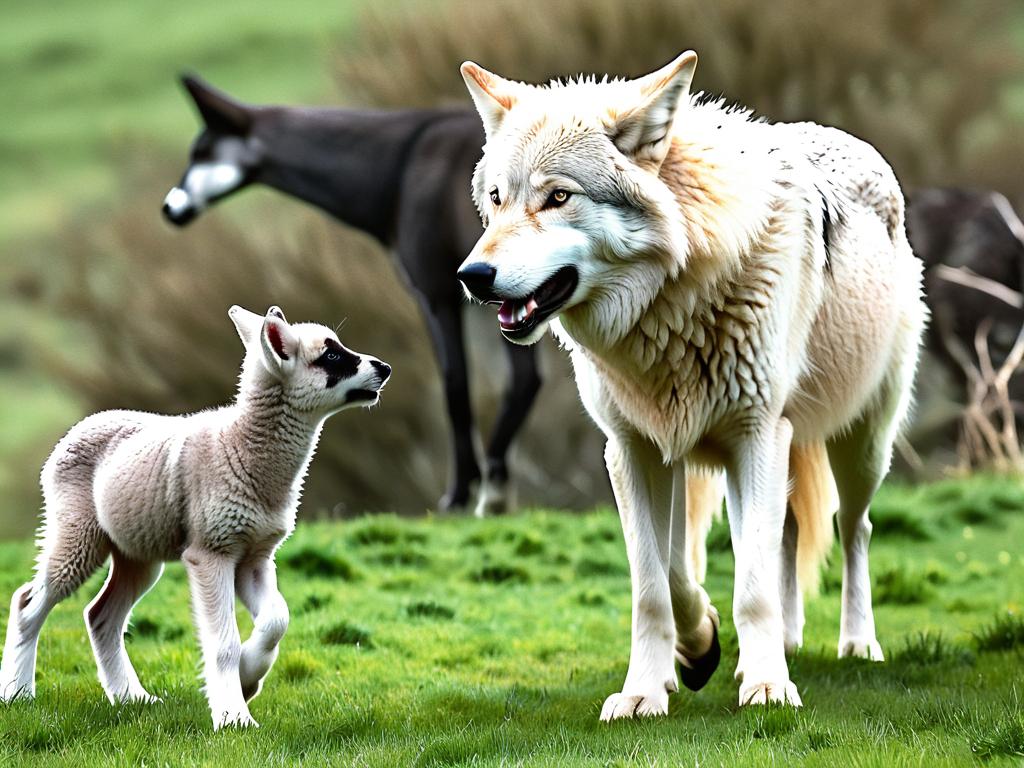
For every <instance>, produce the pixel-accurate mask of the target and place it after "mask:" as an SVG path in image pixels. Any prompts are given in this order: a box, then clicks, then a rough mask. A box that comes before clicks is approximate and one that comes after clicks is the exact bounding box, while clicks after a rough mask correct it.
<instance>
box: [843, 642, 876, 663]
mask: <svg viewBox="0 0 1024 768" xmlns="http://www.w3.org/2000/svg"><path fill="white" fill-rule="evenodd" d="M839 658H840V659H868V660H869V661H885V654H883V653H882V646H880V645H879V644H878V641H877V640H875V639H874V638H870V639H868V640H856V639H846V638H841V639H840V640H839Z"/></svg>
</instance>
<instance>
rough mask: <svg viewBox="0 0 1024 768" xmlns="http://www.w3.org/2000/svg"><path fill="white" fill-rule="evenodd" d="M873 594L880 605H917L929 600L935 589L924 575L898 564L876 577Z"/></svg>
mask: <svg viewBox="0 0 1024 768" xmlns="http://www.w3.org/2000/svg"><path fill="white" fill-rule="evenodd" d="M872 594H873V596H874V599H875V602H876V603H878V604H880V605H916V604H918V603H924V602H927V601H928V600H929V599H930V598H931V597H932V595H933V591H932V589H931V587H929V586H928V582H927V581H926V580H925V577H924V576H923V575H921V574H918V573H914V572H911V571H908V570H907V569H906V567H903V566H896V567H893V568H889V569H888V570H884V571H882V572H881V573H879V574H878V575H877V576H876V577H875V588H874V590H873V593H872Z"/></svg>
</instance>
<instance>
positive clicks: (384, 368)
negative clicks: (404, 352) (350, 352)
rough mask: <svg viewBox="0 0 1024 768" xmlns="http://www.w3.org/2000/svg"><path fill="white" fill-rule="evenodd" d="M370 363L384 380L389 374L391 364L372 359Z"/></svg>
mask: <svg viewBox="0 0 1024 768" xmlns="http://www.w3.org/2000/svg"><path fill="white" fill-rule="evenodd" d="M371 365H372V366H373V367H374V370H376V371H377V373H378V375H379V376H380V377H381V378H382V379H385V380H386V379H387V378H388V377H389V376H390V375H391V366H390V365H388V364H387V363H385V362H384V361H383V360H374V361H373V362H372V363H371Z"/></svg>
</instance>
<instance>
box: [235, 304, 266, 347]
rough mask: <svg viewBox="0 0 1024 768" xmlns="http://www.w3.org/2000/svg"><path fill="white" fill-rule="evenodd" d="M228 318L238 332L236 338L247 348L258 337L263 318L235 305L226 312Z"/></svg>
mask: <svg viewBox="0 0 1024 768" xmlns="http://www.w3.org/2000/svg"><path fill="white" fill-rule="evenodd" d="M228 317H230V318H231V322H233V323H234V324H235V330H236V331H238V338H240V339H241V340H242V343H243V344H244V345H245V346H246V347H248V346H249V345H250V344H252V342H253V341H255V340H256V338H257V337H258V336H259V332H260V328H261V327H263V318H262V317H260V316H259V315H257V314H256V313H255V312H250V311H249V310H248V309H245V308H244V307H240V306H238V305H237V304H235V305H234V306H233V307H231V309H229V310H228Z"/></svg>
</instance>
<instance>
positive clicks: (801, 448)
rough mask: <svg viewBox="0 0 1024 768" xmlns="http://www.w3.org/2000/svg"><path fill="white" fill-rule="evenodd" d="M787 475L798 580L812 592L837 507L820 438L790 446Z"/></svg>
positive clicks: (837, 503) (828, 543)
mask: <svg viewBox="0 0 1024 768" xmlns="http://www.w3.org/2000/svg"><path fill="white" fill-rule="evenodd" d="M789 476H790V480H791V483H792V486H791V487H790V491H789V507H790V509H792V510H793V516H794V517H795V518H796V525H797V538H796V578H797V583H798V584H799V585H800V589H801V591H803V593H804V594H815V593H817V591H818V587H819V585H820V583H821V568H822V566H823V565H824V564H825V560H826V558H827V557H828V552H829V550H830V549H831V548H832V516H833V515H834V514H835V512H836V509H837V508H838V507H839V495H838V494H837V493H836V484H835V481H834V480H833V479H832V469H831V467H830V466H829V463H828V452H827V451H826V449H825V444H824V443H822V442H820V441H819V442H814V443H806V444H804V445H794V446H793V447H792V448H790V450H789Z"/></svg>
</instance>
